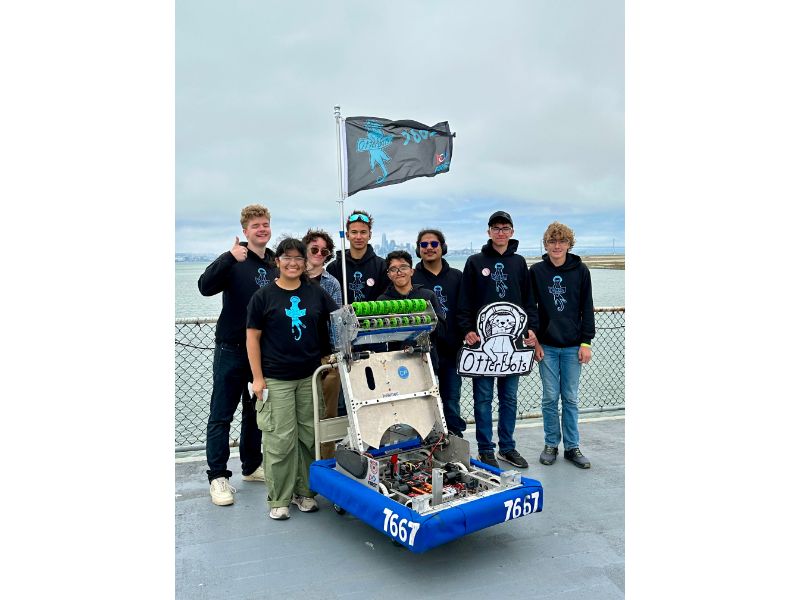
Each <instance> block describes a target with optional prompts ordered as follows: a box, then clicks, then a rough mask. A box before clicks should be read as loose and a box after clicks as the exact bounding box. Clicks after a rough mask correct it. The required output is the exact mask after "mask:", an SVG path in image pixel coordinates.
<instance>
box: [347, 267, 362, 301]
mask: <svg viewBox="0 0 800 600" xmlns="http://www.w3.org/2000/svg"><path fill="white" fill-rule="evenodd" d="M362 277H364V274H363V273H362V272H361V271H354V272H353V283H348V284H347V287H348V288H350V291H351V292H353V302H361V301H362V300H364V299H365V298H366V296H365V295H364V282H363V281H361V278H362Z"/></svg>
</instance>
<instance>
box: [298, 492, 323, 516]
mask: <svg viewBox="0 0 800 600" xmlns="http://www.w3.org/2000/svg"><path fill="white" fill-rule="evenodd" d="M292 504H294V505H295V506H297V508H299V509H300V512H314V511H317V510H319V506H317V501H316V500H314V499H313V498H306V497H305V496H297V495H295V496H294V497H292Z"/></svg>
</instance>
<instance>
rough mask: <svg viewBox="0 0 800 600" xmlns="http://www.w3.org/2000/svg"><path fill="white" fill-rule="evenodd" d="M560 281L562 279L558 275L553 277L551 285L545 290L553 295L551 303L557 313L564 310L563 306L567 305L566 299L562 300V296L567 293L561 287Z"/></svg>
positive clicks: (565, 289)
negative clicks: (553, 304)
mask: <svg viewBox="0 0 800 600" xmlns="http://www.w3.org/2000/svg"><path fill="white" fill-rule="evenodd" d="M562 281H563V279H562V278H561V276H560V275H555V276H554V277H553V285H552V286H551V287H548V288H547V291H548V292H550V293H551V294H553V302H554V303H555V305H556V310H558V311H562V310H564V305H565V304H566V303H567V299H566V298H564V294H566V293H567V288H565V287H564V286H562V285H561V282H562Z"/></svg>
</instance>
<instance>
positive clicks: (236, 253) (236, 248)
mask: <svg viewBox="0 0 800 600" xmlns="http://www.w3.org/2000/svg"><path fill="white" fill-rule="evenodd" d="M231 254H233V258H235V259H236V260H237V261H239V262H244V261H245V259H246V258H247V247H246V246H240V245H239V236H238V235H237V236H236V241H235V242H233V248H231Z"/></svg>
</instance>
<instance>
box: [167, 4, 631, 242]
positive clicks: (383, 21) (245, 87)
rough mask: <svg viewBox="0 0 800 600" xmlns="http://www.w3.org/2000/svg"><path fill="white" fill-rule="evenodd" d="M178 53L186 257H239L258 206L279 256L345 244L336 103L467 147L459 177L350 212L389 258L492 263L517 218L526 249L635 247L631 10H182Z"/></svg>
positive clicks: (397, 188)
mask: <svg viewBox="0 0 800 600" xmlns="http://www.w3.org/2000/svg"><path fill="white" fill-rule="evenodd" d="M175 41H176V46H175V58H176V62H175V66H176V71H175V94H176V162H175V165H176V168H175V175H176V178H175V188H176V190H175V193H176V199H175V250H176V252H203V253H206V252H208V253H219V252H223V251H225V250H226V249H227V248H229V247H230V245H231V243H232V242H233V238H234V236H236V235H239V234H240V233H241V227H240V226H239V223H238V215H239V211H240V210H241V208H242V207H243V206H244V205H246V204H249V203H254V202H257V203H262V204H264V205H266V206H267V207H268V208H269V209H270V211H271V212H272V224H273V243H271V244H270V245H271V246H273V247H274V245H275V244H274V242H275V241H277V239H278V238H279V237H280V236H281V235H283V234H292V235H302V234H303V233H305V231H306V229H307V228H308V227H311V226H313V227H323V228H325V229H327V230H328V231H330V232H331V233H332V235H333V237H334V239H336V240H337V243H338V234H336V232H338V230H339V210H338V206H339V205H338V204H337V202H336V201H337V199H338V175H337V160H336V129H335V121H334V117H333V106H334V105H336V104H339V105H341V107H342V115H343V117H347V116H375V117H382V118H387V119H413V120H417V121H421V122H423V123H426V124H428V125H433V124H435V123H437V122H439V121H449V123H450V128H451V130H452V131H455V132H456V134H457V136H456V138H455V141H454V148H453V159H452V163H451V168H450V172H449V173H445V174H441V175H438V176H436V177H433V178H427V177H424V178H418V179H414V180H411V181H407V182H405V183H402V184H399V185H392V186H387V187H384V188H379V189H375V190H367V191H362V192H359V193H357V194H355V195H353V196H351V197H349V198H347V200H346V201H345V212H346V213H349V212H350V211H351V210H353V209H354V208H363V209H366V210H368V211H369V212H371V213H372V214H373V216H374V217H375V229H374V231H373V243H378V242H380V237H381V234H383V233H385V234H386V235H387V237H388V238H394V239H395V240H397V241H398V242H405V241H412V242H413V241H414V239H415V236H416V232H417V231H418V230H419V229H420V228H422V227H438V228H440V229H442V230H443V231H444V233H445V234H446V235H447V237H448V245H449V246H450V247H451V248H460V247H466V246H469V244H470V242H472V243H473V244H475V245H476V246H477V245H480V244H482V243H483V242H485V240H486V238H487V235H486V221H487V218H488V216H489V214H491V213H492V212H493V211H495V210H498V209H502V210H506V211H508V212H510V213H511V216H512V218H513V219H514V224H515V230H516V231H515V237H516V238H518V239H519V240H520V242H521V245H522V246H523V247H538V245H539V239H540V238H541V235H542V233H543V231H544V229H545V227H546V226H547V225H548V223H550V222H552V221H553V220H559V221H562V222H565V223H567V224H569V225H570V226H572V227H573V229H575V232H576V237H577V239H578V244H579V248H580V245H583V246H588V247H597V246H611V244H612V241H613V242H614V243H615V245H616V247H617V248H620V247H621V246H623V245H624V241H623V240H624V235H625V218H624V217H625V215H624V206H625V204H624V201H625V198H624V194H625V187H624V150H625V148H624V108H625V107H624V86H625V81H624V2H622V1H617V0H614V1H603V2H597V1H575V0H573V1H570V2H553V1H530V0H525V1H496V2H491V3H489V2H485V1H483V2H464V1H459V2H455V1H440V2H435V3H433V2H417V1H413V2H403V3H396V4H391V5H390V4H387V3H384V2H374V1H373V2H361V1H358V2H352V1H351V2H342V3H333V2H322V1H319V2H312V1H308V0H302V1H297V2H294V3H283V2H280V3H279V2H241V1H240V2H230V1H229V2H219V1H217V0H214V1H212V0H203V1H197V0H191V1H188V0H178V1H177V3H176V40H175ZM579 248H578V249H579Z"/></svg>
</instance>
